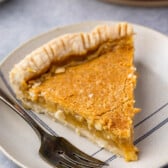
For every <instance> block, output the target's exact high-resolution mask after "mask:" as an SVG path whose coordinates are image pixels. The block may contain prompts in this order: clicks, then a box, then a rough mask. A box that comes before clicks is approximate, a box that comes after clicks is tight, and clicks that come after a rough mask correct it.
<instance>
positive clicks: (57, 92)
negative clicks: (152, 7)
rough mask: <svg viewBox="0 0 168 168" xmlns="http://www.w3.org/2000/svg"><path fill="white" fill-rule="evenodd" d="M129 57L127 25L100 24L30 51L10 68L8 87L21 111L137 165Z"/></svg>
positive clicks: (130, 44)
mask: <svg viewBox="0 0 168 168" xmlns="http://www.w3.org/2000/svg"><path fill="white" fill-rule="evenodd" d="M133 53H134V46H133V29H132V26H131V25H130V24H127V23H118V24H114V25H111V24H109V25H100V26H98V27H96V28H95V29H94V30H93V31H92V32H90V33H75V34H66V35H64V36H61V37H58V38H56V39H54V40H52V41H50V42H48V43H47V44H45V45H43V46H41V47H40V48H38V49H36V50H35V51H33V52H32V53H30V54H29V55H27V56H26V57H25V58H24V59H23V60H21V61H20V62H19V63H18V64H16V65H15V66H14V68H13V69H12V70H11V72H10V82H11V85H12V87H13V90H14V92H15V93H16V96H17V97H18V99H20V100H21V101H22V102H23V104H24V105H25V106H26V107H28V108H30V109H32V110H34V111H36V112H44V113H47V114H49V115H50V116H51V117H53V118H55V119H56V120H59V121H60V122H62V123H64V124H66V125H68V126H70V127H72V128H74V129H75V130H76V132H78V133H79V134H81V135H84V136H86V137H88V138H89V139H91V140H92V141H93V142H96V143H97V144H98V145H99V146H101V147H104V148H106V149H107V150H109V151H112V152H114V153H115V154H119V155H121V156H123V157H124V158H125V159H126V160H127V161H131V160H137V148H136V147H135V146H134V145H133V117H134V115H135V114H136V113H137V112H138V111H139V109H137V108H134V103H135V100H134V95H133V92H134V88H135V85H136V75H135V70H136V68H135V67H134V65H133Z"/></svg>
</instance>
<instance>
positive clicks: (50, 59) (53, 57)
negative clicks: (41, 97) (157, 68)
mask: <svg viewBox="0 0 168 168" xmlns="http://www.w3.org/2000/svg"><path fill="white" fill-rule="evenodd" d="M132 34H133V29H132V26H131V25H130V24H128V23H117V24H112V25H111V24H110V25H100V26H98V27H96V28H95V29H94V30H93V31H91V32H90V33H74V34H66V35H63V36H60V37H58V38H55V39H53V40H51V41H49V42H48V43H46V44H44V45H43V46H41V47H39V48H37V49H36V50H34V51H33V52H31V53H30V54H28V55H27V56H26V57H25V58H24V59H23V60H21V61H20V62H19V63H18V64H16V65H15V66H14V67H13V69H12V70H11V72H10V83H11V86H12V88H13V90H14V92H15V93H16V95H17V97H18V98H20V99H22V97H23V93H22V89H21V87H22V85H23V84H24V83H25V82H26V81H28V80H29V79H31V78H33V77H35V76H37V75H39V74H42V73H44V72H45V71H46V70H47V69H48V68H49V67H50V66H51V64H53V63H58V62H60V61H63V60H66V59H68V58H69V57H70V56H72V55H77V56H79V57H80V56H83V55H86V54H87V52H89V51H91V50H93V49H95V48H96V47H98V46H99V45H101V44H102V43H104V42H106V41H109V40H110V41H112V40H115V39H119V38H122V37H124V36H128V35H132Z"/></svg>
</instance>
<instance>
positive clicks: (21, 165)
mask: <svg viewBox="0 0 168 168" xmlns="http://www.w3.org/2000/svg"><path fill="white" fill-rule="evenodd" d="M117 22H123V21H113V20H96V21H84V22H77V23H73V24H67V25H63V26H56V27H54V28H52V29H49V30H48V31H45V32H42V33H40V34H37V35H35V36H33V37H32V38H29V39H28V40H26V41H25V42H23V43H21V44H20V45H18V47H16V48H14V49H13V50H12V51H11V52H9V54H7V56H6V57H5V58H3V59H2V60H1V62H0V68H1V67H2V66H3V65H4V64H5V63H6V62H7V61H8V59H9V58H10V57H11V55H13V54H14V53H15V52H17V51H18V50H20V48H22V47H24V46H25V45H27V44H28V43H31V42H32V41H35V40H37V39H39V38H41V37H43V36H46V35H47V34H51V33H52V32H55V31H57V30H59V29H64V28H67V27H76V26H81V25H86V24H89V25H91V24H94V25H98V24H114V23H117ZM124 22H127V21H124ZM127 23H131V24H132V25H133V26H137V27H140V28H143V29H147V30H149V31H151V32H153V33H157V34H158V35H159V36H161V38H165V39H167V40H168V36H167V35H166V34H163V33H161V32H159V31H157V30H155V29H152V28H149V27H146V26H143V25H140V24H135V23H133V22H127ZM0 151H1V152H2V153H3V154H4V155H5V156H6V157H7V158H8V159H9V160H11V161H13V162H14V163H15V164H16V165H17V166H20V167H23V168H28V167H27V166H26V165H24V164H23V163H22V162H21V161H19V160H17V159H16V158H15V157H14V156H12V155H11V154H10V153H8V152H7V150H6V149H5V147H2V145H1V144H0Z"/></svg>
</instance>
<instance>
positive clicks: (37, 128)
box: [0, 88, 48, 138]
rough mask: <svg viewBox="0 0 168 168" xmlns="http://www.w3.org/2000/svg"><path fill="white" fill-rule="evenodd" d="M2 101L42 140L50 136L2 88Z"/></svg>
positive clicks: (0, 93)
mask: <svg viewBox="0 0 168 168" xmlns="http://www.w3.org/2000/svg"><path fill="white" fill-rule="evenodd" d="M0 100H2V101H3V102H4V103H5V104H6V105H8V106H9V107H10V108H11V109H13V110H14V111H15V112H16V113H17V114H19V115H20V116H21V117H22V118H23V119H24V120H25V121H26V122H27V123H28V124H29V125H30V126H31V127H32V128H33V129H34V130H35V132H36V133H37V134H38V135H39V136H40V138H42V137H43V136H44V134H48V133H47V132H46V131H45V130H44V129H43V128H42V127H41V126H40V125H39V124H38V123H37V122H36V121H35V120H34V119H33V118H32V117H31V116H30V115H29V114H28V113H27V112H26V110H25V109H24V108H23V107H21V106H20V105H19V104H18V103H17V102H15V101H14V100H12V99H11V98H10V97H9V96H8V95H7V94H6V93H5V92H4V91H3V90H2V89H1V88H0Z"/></svg>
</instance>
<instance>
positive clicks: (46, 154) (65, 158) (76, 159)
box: [0, 88, 107, 168]
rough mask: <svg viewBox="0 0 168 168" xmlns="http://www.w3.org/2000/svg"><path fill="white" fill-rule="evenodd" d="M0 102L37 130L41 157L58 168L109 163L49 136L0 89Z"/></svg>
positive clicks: (91, 167)
mask: <svg viewBox="0 0 168 168" xmlns="http://www.w3.org/2000/svg"><path fill="white" fill-rule="evenodd" d="M0 100H2V101H3V102H4V103H5V104H7V105H8V106H9V107H10V108H12V109H13V110H14V111H15V112H17V114H19V115H20V116H21V117H22V118H23V119H24V120H25V121H27V123H28V124H29V125H30V126H31V127H32V128H33V129H34V130H35V132H36V133H37V134H38V135H39V137H40V139H41V146H40V149H39V154H40V156H41V157H42V158H43V159H44V160H46V161H47V162H48V163H49V164H51V165H52V166H56V167H58V168H100V167H103V166H105V165H106V166H107V163H105V162H102V161H100V160H98V159H95V158H93V157H91V156H89V155H87V154H85V153H83V152H82V151H80V150H79V149H77V148H76V147H75V146H74V145H72V144H71V143H70V142H68V141H67V140H66V139H65V138H63V137H59V136H55V135H51V134H48V133H47V132H46V131H45V130H44V129H43V127H42V126H40V124H38V123H37V122H36V121H35V119H33V118H32V117H31V116H30V115H29V114H28V113H27V112H26V111H25V109H24V108H23V107H22V106H20V105H19V104H18V103H17V102H15V101H14V100H12V99H11V98H10V97H9V96H8V95H7V94H6V93H5V92H4V91H3V90H2V89H1V88H0Z"/></svg>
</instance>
